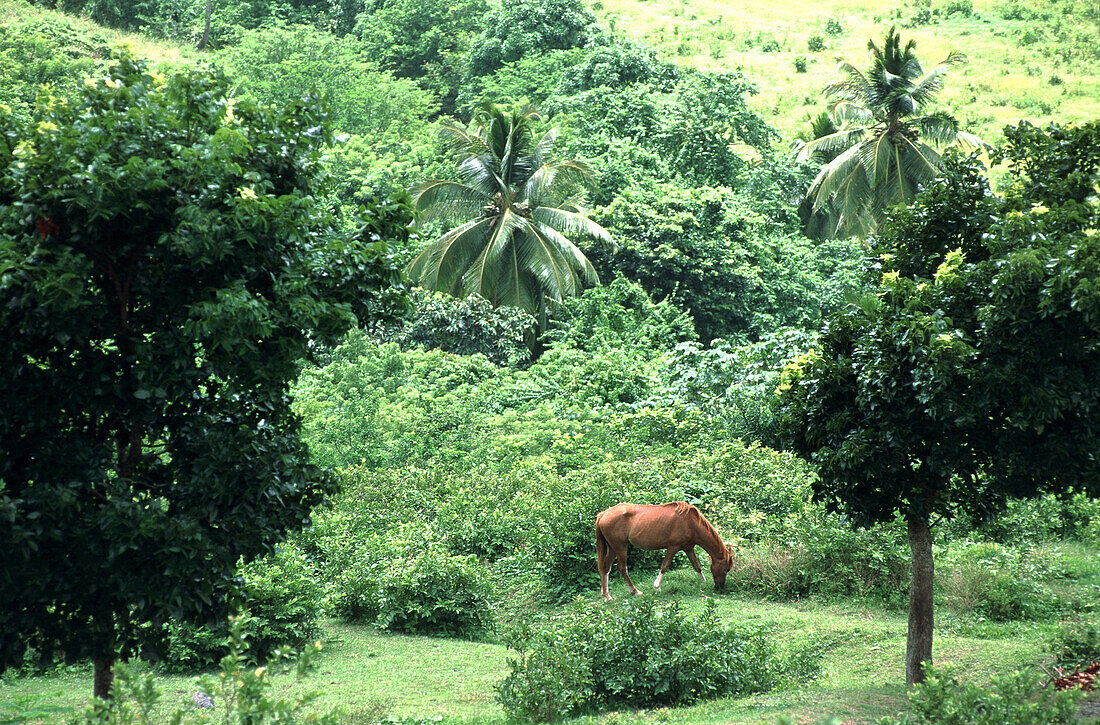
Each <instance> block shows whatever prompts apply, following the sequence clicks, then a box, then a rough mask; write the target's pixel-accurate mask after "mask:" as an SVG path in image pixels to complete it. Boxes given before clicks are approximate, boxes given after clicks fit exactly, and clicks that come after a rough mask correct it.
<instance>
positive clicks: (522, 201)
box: [409, 106, 610, 331]
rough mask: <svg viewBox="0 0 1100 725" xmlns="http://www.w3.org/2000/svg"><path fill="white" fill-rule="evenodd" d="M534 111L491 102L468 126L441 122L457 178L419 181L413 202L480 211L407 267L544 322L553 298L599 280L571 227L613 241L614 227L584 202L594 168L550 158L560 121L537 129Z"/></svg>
mask: <svg viewBox="0 0 1100 725" xmlns="http://www.w3.org/2000/svg"><path fill="white" fill-rule="evenodd" d="M538 120H539V116H538V115H537V114H536V113H535V112H534V111H531V110H529V109H525V110H522V111H520V110H511V111H506V110H505V109H503V108H501V107H499V106H486V107H485V108H484V109H483V110H482V113H481V115H480V116H478V118H477V119H476V121H475V123H472V124H471V126H470V127H469V128H468V129H464V128H462V127H460V126H457V125H448V126H444V128H443V130H442V134H443V136H444V139H445V140H446V142H447V143H448V144H449V145H450V147H451V148H452V149H453V150H454V152H455V153H456V155H457V156H458V163H457V166H456V171H457V174H458V176H459V179H460V181H458V182H453V181H444V180H432V181H428V182H425V183H423V184H421V185H419V186H418V187H416V189H415V190H414V194H415V202H416V205H417V208H418V209H420V210H422V211H424V212H425V214H426V215H427V216H428V217H432V216H439V217H441V218H444V219H448V220H452V221H458V220H461V219H463V218H467V219H468V217H469V216H471V215H476V217H475V218H474V219H473V220H468V221H466V222H465V223H463V224H461V225H460V226H458V227H455V228H454V229H452V230H450V231H448V232H446V233H444V234H443V236H441V237H440V238H439V239H437V240H436V241H434V242H432V243H431V244H429V245H428V246H427V247H426V248H425V249H424V250H423V251H422V252H421V253H420V254H419V255H418V256H417V257H416V258H415V259H414V260H413V261H412V263H411V264H410V265H409V276H410V277H412V278H414V279H415V280H417V281H418V282H419V283H420V284H421V285H422V286H424V287H426V288H428V289H432V290H437V291H441V292H447V293H450V294H453V295H456V296H460V297H465V296H468V295H475V294H476V295H479V296H481V297H482V298H484V299H486V300H488V301H489V302H490V303H491V304H493V305H495V306H509V307H519V308H521V309H523V310H525V311H527V312H528V313H530V314H533V315H535V316H536V320H537V328H538V330H540V331H541V330H544V329H545V328H546V320H547V316H548V314H549V311H550V308H551V306H552V305H554V304H555V303H557V302H560V301H561V300H562V299H564V298H566V297H572V296H575V295H578V294H580V292H581V291H582V290H583V288H584V286H585V285H591V284H595V283H596V282H597V281H598V278H597V276H596V272H595V269H594V268H593V267H592V264H591V262H589V261H588V258H587V257H586V256H585V254H584V253H583V252H582V251H581V250H580V248H579V247H577V246H576V244H574V242H573V241H571V240H570V239H569V237H570V236H574V237H575V236H586V237H588V238H590V239H594V240H596V241H599V242H603V243H605V244H609V243H610V235H609V234H608V233H607V231H606V230H604V229H603V227H601V226H600V225H599V224H596V223H595V222H593V221H591V220H589V219H588V218H587V217H585V216H584V214H583V211H582V209H581V207H580V205H579V204H580V201H581V196H580V194H579V191H580V189H579V187H578V184H577V181H578V178H579V179H582V180H585V179H587V178H589V172H588V169H587V167H586V166H584V165H583V164H581V163H579V162H576V161H562V162H559V161H557V160H554V159H552V158H551V151H552V149H553V146H554V143H555V141H556V139H557V131H556V130H555V129H551V130H549V131H547V132H545V133H544V134H542V136H541V137H538V138H536V135H535V129H534V125H535V123H536V122H537V121H538Z"/></svg>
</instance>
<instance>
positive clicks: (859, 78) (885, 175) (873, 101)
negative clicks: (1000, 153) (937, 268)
mask: <svg viewBox="0 0 1100 725" xmlns="http://www.w3.org/2000/svg"><path fill="white" fill-rule="evenodd" d="M867 47H868V49H869V51H870V52H869V55H870V67H869V68H868V69H867V71H866V73H864V72H863V71H860V70H859V69H858V68H856V67H855V66H854V65H852V64H851V63H849V62H848V61H843V60H842V61H840V63H839V64H838V65H837V70H838V71H839V73H840V74H841V75H842V76H843V77H844V79H843V80H841V81H839V82H837V83H833V84H831V85H829V86H826V87H825V91H824V93H825V95H826V96H827V97H828V98H829V99H830V100H832V104H831V105H830V111H831V113H832V115H833V117H834V120H835V123H836V125H837V127H838V128H839V130H836V131H834V132H831V133H825V135H823V136H820V137H818V138H815V139H813V140H812V141H809V142H807V143H804V144H802V145H801V147H800V149H799V152H798V158H799V159H800V160H807V159H810V158H813V157H814V156H815V155H818V154H825V155H827V157H830V160H829V161H828V162H827V163H826V164H825V165H824V166H823V167H822V168H821V171H820V172H819V173H818V175H817V177H816V178H815V179H814V180H813V182H812V183H811V184H810V188H809V191H808V192H807V194H806V196H807V198H809V199H811V200H812V201H813V211H814V212H817V211H819V210H821V209H829V210H830V211H831V212H832V214H833V216H834V219H835V224H836V226H835V228H834V229H833V230H832V232H833V233H836V234H847V235H865V234H867V233H869V232H872V231H874V230H875V229H877V228H878V227H879V225H880V224H881V223H882V221H883V219H884V217H885V214H886V212H887V210H888V209H889V208H890V207H891V206H893V205H894V204H908V203H910V202H911V201H912V200H913V198H914V196H915V195H916V193H917V187H918V186H919V185H920V184H923V183H927V182H929V181H931V180H932V179H933V178H934V177H935V175H936V172H937V169H938V168H939V165H940V153H939V151H937V149H942V148H944V147H948V146H962V147H971V148H978V147H981V146H983V145H984V142H982V140H981V139H979V138H978V137H976V136H974V135H972V134H969V133H966V132H963V131H960V130H959V124H958V122H957V121H956V120H955V119H954V118H953V117H951V116H950V115H949V114H947V113H944V112H933V113H927V112H926V109H927V108H928V107H929V106H930V104H931V103H932V100H933V98H934V97H935V95H936V93H937V92H938V91H939V90H940V89H941V88H943V83H944V78H945V76H946V75H947V71H948V70H949V69H950V68H951V66H953V65H957V64H959V63H962V62H963V61H965V59H966V56H964V55H963V54H962V53H959V52H952V53H951V54H950V55H948V56H947V58H946V59H944V60H943V61H942V62H940V63H938V64H937V65H936V66H935V67H933V68H932V70H930V71H928V72H927V73H925V72H924V70H923V69H922V68H921V65H920V62H919V61H918V60H917V56H916V53H915V52H914V50H915V48H916V41H914V40H910V41H909V42H908V43H906V45H905V46H904V47H902V45H901V34H900V33H896V32H894V28H890V30H888V31H887V32H886V37H885V38H884V40H883V45H882V47H881V48H880V47H879V46H878V45H876V44H875V41H874V40H870V41H868V43H867ZM922 114H924V115H922ZM816 125H817V126H818V128H819V129H820V130H821V131H825V130H828V129H827V128H824V127H823V124H822V121H821V120H820V119H819V120H818V121H817V122H816ZM834 154H835V156H834Z"/></svg>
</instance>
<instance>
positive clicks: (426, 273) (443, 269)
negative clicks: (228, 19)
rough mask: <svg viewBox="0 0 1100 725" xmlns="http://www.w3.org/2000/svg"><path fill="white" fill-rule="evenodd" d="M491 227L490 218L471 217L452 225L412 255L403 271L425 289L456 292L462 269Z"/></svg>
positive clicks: (491, 221)
mask: <svg viewBox="0 0 1100 725" xmlns="http://www.w3.org/2000/svg"><path fill="white" fill-rule="evenodd" d="M492 227H493V220H491V219H475V220H473V221H470V222H466V223H465V224H463V225H461V226H458V227H455V228H454V229H452V230H450V231H448V232H447V233H446V234H444V235H443V236H441V237H440V238H439V239H436V240H435V241H434V242H432V243H431V244H429V245H428V246H427V247H425V248H424V249H423V250H422V251H421V252H420V254H418V255H416V258H415V259H413V261H412V262H410V263H409V266H408V267H407V268H406V274H407V275H408V276H409V278H410V279H412V280H414V281H416V283H417V284H419V285H420V286H421V287H424V288H425V289H430V290H435V291H438V292H448V293H450V294H458V292H459V288H460V287H461V285H460V281H461V278H462V272H464V271H465V270H466V269H467V268H468V267H469V265H470V263H471V261H472V260H473V259H475V258H476V257H477V256H478V253H479V252H480V250H481V246H482V244H483V242H484V239H485V237H486V236H487V234H488V233H489V232H490V230H491V229H492Z"/></svg>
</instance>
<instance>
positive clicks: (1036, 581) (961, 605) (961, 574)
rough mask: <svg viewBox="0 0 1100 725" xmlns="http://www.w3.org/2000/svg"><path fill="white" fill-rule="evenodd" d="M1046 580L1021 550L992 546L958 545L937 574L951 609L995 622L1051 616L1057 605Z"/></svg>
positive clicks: (985, 543) (945, 600) (981, 544)
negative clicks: (1042, 581)
mask: <svg viewBox="0 0 1100 725" xmlns="http://www.w3.org/2000/svg"><path fill="white" fill-rule="evenodd" d="M1043 576H1044V572H1043V571H1041V570H1040V569H1039V567H1038V565H1037V563H1036V562H1034V561H1031V560H1028V559H1026V558H1025V557H1024V555H1023V552H1021V551H1020V550H1017V549H1011V548H1008V547H1005V546H1002V545H1000V544H996V543H990V542H981V543H972V542H961V543H959V544H956V545H954V546H953V547H952V550H951V551H950V552H949V553H948V555H947V556H946V557H945V560H944V561H943V562H942V564H941V566H940V567H939V570H938V572H937V579H938V580H939V587H938V590H939V592H940V595H941V596H942V598H943V601H944V603H945V604H947V606H949V607H950V608H951V609H953V610H955V611H956V612H960V613H967V612H972V613H975V614H979V615H982V616H984V617H987V618H989V619H992V620H994V621H1008V620H1017V619H1037V618H1043V617H1047V616H1050V615H1051V614H1052V613H1053V612H1054V611H1055V610H1056V608H1057V601H1056V600H1055V596H1054V594H1053V592H1051V591H1050V589H1048V588H1047V587H1046V586H1045V585H1043V584H1042V583H1041V579H1042V578H1043Z"/></svg>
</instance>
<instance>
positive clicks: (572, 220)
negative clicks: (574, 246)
mask: <svg viewBox="0 0 1100 725" xmlns="http://www.w3.org/2000/svg"><path fill="white" fill-rule="evenodd" d="M532 216H533V217H534V218H535V219H536V220H537V221H539V222H541V223H542V224H545V225H547V226H549V227H550V228H552V229H555V230H556V231H558V232H560V233H561V234H563V235H565V236H566V237H570V236H575V235H580V236H583V237H587V238H588V239H591V240H592V241H594V242H597V243H599V244H602V245H604V246H606V247H607V248H611V249H613V248H614V247H615V241H614V240H613V239H612V238H611V233H610V232H608V231H607V230H606V229H604V228H603V227H602V226H600V225H599V224H597V223H596V222H594V221H592V220H591V219H589V218H588V217H586V216H584V215H583V214H580V213H577V212H574V211H569V210H567V209H561V208H553V207H548V206H540V207H537V208H535V209H534V211H533V212H532ZM567 241H568V240H567Z"/></svg>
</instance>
